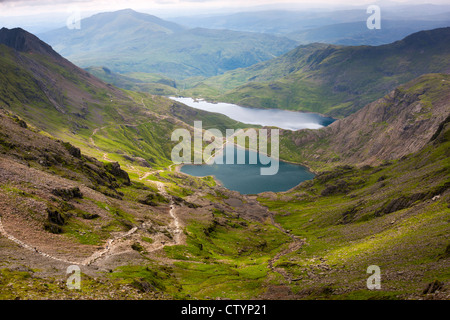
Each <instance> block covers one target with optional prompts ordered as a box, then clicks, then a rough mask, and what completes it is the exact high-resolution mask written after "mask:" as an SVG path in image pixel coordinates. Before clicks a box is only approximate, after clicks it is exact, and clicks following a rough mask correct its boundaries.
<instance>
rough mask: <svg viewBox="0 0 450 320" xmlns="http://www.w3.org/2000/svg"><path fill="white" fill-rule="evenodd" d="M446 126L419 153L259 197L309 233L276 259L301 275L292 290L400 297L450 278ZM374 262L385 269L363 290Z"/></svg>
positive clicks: (281, 218) (286, 223) (296, 230)
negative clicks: (371, 288) (379, 284)
mask: <svg viewBox="0 0 450 320" xmlns="http://www.w3.org/2000/svg"><path fill="white" fill-rule="evenodd" d="M445 128H446V129H445V131H442V132H441V133H440V135H439V137H437V138H436V140H434V141H433V142H432V143H430V144H429V145H428V146H427V147H426V148H424V149H423V150H422V151H421V152H419V153H417V154H414V155H411V156H408V157H405V158H403V159H401V160H398V161H395V162H393V163H387V164H385V165H382V166H380V167H370V166H366V167H362V168H360V169H357V168H355V167H350V166H345V167H338V168H335V169H333V170H331V171H326V172H323V173H321V174H319V175H318V176H317V177H316V178H315V179H314V180H313V181H312V182H305V183H302V184H301V185H300V186H298V187H297V188H296V189H295V190H294V191H292V192H289V193H287V194H283V195H279V196H276V197H274V198H273V197H265V196H261V197H260V198H259V200H260V201H261V202H262V203H264V204H265V205H267V206H268V207H269V208H270V209H271V210H273V211H276V212H278V215H277V216H276V221H277V222H279V223H280V224H281V225H282V226H283V227H284V228H286V229H289V230H292V233H293V234H295V235H297V236H299V237H302V238H305V239H306V245H305V246H304V248H303V249H302V250H301V251H300V252H297V253H293V254H289V255H286V256H284V257H283V258H282V259H280V261H279V263H278V267H281V268H284V269H285V270H286V271H287V272H289V273H290V274H291V275H292V277H294V278H300V279H303V280H302V281H298V282H296V283H295V284H293V285H292V290H293V291H295V292H298V293H299V294H306V293H307V294H308V296H309V297H310V298H314V297H316V298H317V297H320V296H322V297H324V296H326V297H327V298H338V299H341V298H344V299H345V298H347V299H367V298H377V297H378V298H383V299H384V298H388V297H390V298H397V299H399V298H402V297H404V296H405V295H407V294H412V295H420V294H421V293H420V290H421V289H420V288H424V287H425V286H426V285H427V284H428V283H430V282H431V281H433V279H435V278H436V279H440V280H442V281H448V280H449V274H448V272H447V271H446V268H445V267H444V265H445V264H446V262H445V258H444V259H443V258H442V257H444V256H445V252H446V248H447V247H448V239H446V237H443V235H444V234H448V231H449V229H448V224H447V222H446V221H447V220H448V219H449V217H450V215H449V213H450V211H449V210H448V207H449V205H450V196H449V194H448V189H449V186H450V178H449V172H450V162H449V159H450V158H449V156H450V153H449V150H450V139H449V138H450V130H449V127H448V124H447V125H446V126H445ZM372 264H374V265H379V266H380V267H381V270H382V274H383V275H386V278H384V280H383V289H382V291H381V292H379V293H370V292H367V291H365V292H364V291H363V290H362V289H363V288H364V285H365V283H364V281H365V279H366V278H367V277H366V275H365V270H366V268H367V267H368V266H369V265H372ZM423 270H426V272H425V273H423ZM387 275H391V276H387ZM329 283H332V284H333V285H332V287H330V288H328V295H326V294H325V293H326V292H325V293H324V291H323V289H324V288H326V287H327V285H328V284H329ZM418 288H419V289H418ZM359 290H362V291H359Z"/></svg>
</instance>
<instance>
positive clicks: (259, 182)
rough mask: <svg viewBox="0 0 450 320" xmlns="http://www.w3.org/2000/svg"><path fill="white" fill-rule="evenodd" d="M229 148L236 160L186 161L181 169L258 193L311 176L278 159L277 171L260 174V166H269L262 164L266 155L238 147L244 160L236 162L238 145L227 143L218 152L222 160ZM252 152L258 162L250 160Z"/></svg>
mask: <svg viewBox="0 0 450 320" xmlns="http://www.w3.org/2000/svg"><path fill="white" fill-rule="evenodd" d="M229 148H234V159H235V161H234V163H235V164H212V165H207V164H203V165H190V164H188V165H183V166H182V167H181V169H180V171H181V172H183V173H185V174H188V175H191V176H196V177H205V176H214V177H215V179H216V180H218V181H219V182H220V183H221V184H222V186H224V187H225V188H227V189H229V190H234V191H238V192H240V193H242V194H257V193H261V192H266V191H272V192H282V191H287V190H289V189H292V188H293V187H295V186H296V185H298V184H300V183H301V182H303V181H306V180H311V179H313V178H314V174H313V173H312V172H310V171H308V169H307V168H305V167H303V166H300V165H296V164H291V163H287V162H284V161H279V169H278V173H277V174H275V175H261V174H260V168H261V167H270V166H271V164H268V165H263V164H261V161H260V159H262V162H263V163H267V162H266V161H264V158H265V159H267V156H265V155H262V154H259V153H257V152H255V151H251V150H243V149H240V150H242V151H244V152H245V157H246V161H245V163H246V164H237V152H238V147H236V146H235V145H232V144H228V145H227V146H226V148H225V149H224V151H223V153H219V154H218V155H217V157H223V159H224V161H223V162H224V163H225V159H226V153H227V150H230V149H229ZM252 153H253V154H256V155H257V157H258V163H257V164H249V162H250V161H249V158H250V154H252ZM272 160H273V159H272Z"/></svg>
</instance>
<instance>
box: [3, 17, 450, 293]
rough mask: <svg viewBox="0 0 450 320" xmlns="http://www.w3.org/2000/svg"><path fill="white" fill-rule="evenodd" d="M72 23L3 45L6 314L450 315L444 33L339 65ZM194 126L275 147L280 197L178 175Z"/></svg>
mask: <svg viewBox="0 0 450 320" xmlns="http://www.w3.org/2000/svg"><path fill="white" fill-rule="evenodd" d="M256 16H257V17H260V15H259V14H258V15H256ZM274 18H275V16H274ZM223 19H225V18H223ZM228 19H231V18H230V17H226V19H225V20H217V26H218V27H220V25H221V23H223V24H225V25H227V24H228V23H231V22H230V21H232V20H228ZM258 19H259V18H258ZM311 19H312V18H311ZM314 19H316V20H314V21H316V22H317V23H319V20H320V19H323V17H321V16H320V15H318V16H316V18H314ZM185 21H188V20H185ZM205 21H206V20H205ZM277 21H279V20H277ZM310 21H313V20H310ZM320 21H321V20H320ZM191 22H192V21H191ZM279 22H280V21H279ZM335 22H336V23H345V21H335ZM84 23H85V24H84V25H85V27H84V28H82V29H81V30H76V31H75V32H78V33H77V36H75V35H74V34H69V30H68V29H65V28H63V29H58V30H55V31H51V32H48V33H46V34H45V35H42V37H41V35H40V36H39V37H37V36H35V35H33V34H31V33H29V32H27V31H25V30H23V29H21V28H14V29H7V28H2V29H1V30H0V67H1V70H2V72H1V73H0V299H2V300H14V299H31V300H35V299H36V300H41V299H51V300H61V299H88V300H227V299H249V300H255V299H256V300H372V299H382V300H391V299H395V300H448V299H449V298H450V296H449V294H450V293H449V292H450V291H449V290H450V287H449V273H448V266H449V258H450V249H449V248H450V238H449V237H450V232H449V231H450V229H449V224H448V222H449V221H450V189H449V187H450V140H449V139H450V136H449V135H450V122H449V119H450V75H449V71H450V60H449V54H450V48H449V47H448V46H449V43H450V42H449V41H448V39H449V37H450V31H449V30H450V28H449V27H446V28H437V29H433V30H427V31H420V32H417V33H413V34H411V35H408V36H407V37H406V38H404V39H402V40H398V41H396V42H393V43H389V44H383V45H380V46H366V45H355V46H345V45H342V44H331V43H311V44H302V45H299V44H298V43H297V42H296V40H293V39H292V38H291V39H290V38H288V37H285V35H287V34H289V33H290V32H292V30H291V31H289V30H285V32H281V34H280V30H281V29H280V30H278V32H276V34H270V35H268V34H267V33H263V31H264V30H261V29H258V30H255V29H251V30H249V29H247V26H241V28H242V29H241V30H235V31H231V30H220V28H218V29H205V28H194V29H190V28H189V27H185V26H184V25H182V24H178V23H175V22H170V21H168V20H162V19H159V18H157V17H155V16H151V15H148V14H141V13H138V12H136V11H133V10H120V11H116V12H108V13H101V14H97V15H94V16H92V17H90V18H87V19H85V20H84ZM280 23H281V22H280ZM257 26H258V24H255V25H254V28H256V27H257ZM259 27H261V25H259ZM317 27H321V26H317ZM280 28H281V27H280ZM244 29H246V30H244ZM93 30H99V32H98V34H96V36H95V37H92V34H93ZM137 30H144V31H145V32H143V33H145V34H146V38H145V39H144V38H143V37H142V33H139V32H137ZM100 31H101V32H100ZM118 31H120V34H115V33H116V32H118ZM253 31H258V32H253ZM124 39H125V40H124ZM143 39H144V40H143ZM238 39H239V41H238ZM122 40H123V41H122ZM47 42H48V43H50V44H51V45H52V46H53V48H52V47H51V46H50V45H49V44H47ZM168 43H170V45H169V44H168ZM242 43H246V44H247V45H246V46H242ZM198 44H201V46H200V45H198ZM236 44H238V45H236ZM54 49H55V50H54ZM219 51H220V52H219ZM130 52H133V54H130ZM144 52H145V55H144ZM144 56H145V58H144ZM111 61H114V62H113V63H111ZM173 61H177V63H174V62H173ZM74 63H75V64H74ZM81 67H83V68H86V69H82V68H81ZM174 96H175V97H178V98H173V99H169V98H168V97H174ZM181 96H183V97H189V98H190V99H191V100H192V101H194V99H199V98H200V99H205V100H206V101H208V108H206V107H205V108H204V110H201V109H200V108H192V107H190V106H189V103H187V102H186V101H185V100H184V99H182V98H179V97H181ZM184 102H186V104H184ZM209 102H211V104H209ZM212 102H223V103H233V104H237V105H238V106H242V107H252V108H259V109H256V110H257V111H259V112H260V111H264V112H269V113H268V114H267V115H266V119H261V118H259V115H256V113H252V114H251V115H250V116H249V117H247V118H232V117H231V116H230V117H228V116H226V115H225V114H221V113H220V112H210V111H214V104H212ZM205 103H206V102H205ZM216 106H217V105H216ZM273 108H277V109H278V110H268V109H273ZM225 109H226V111H227V112H229V111H230V105H229V104H225ZM277 111H280V112H283V114H288V115H294V114H295V115H298V114H300V113H298V112H295V113H294V112H293V111H302V112H308V113H319V114H321V115H323V116H317V117H314V119H313V120H311V121H312V122H313V125H311V123H309V125H308V126H306V127H305V126H304V123H300V122H301V121H300V120H298V119H297V118H295V119H289V116H285V118H283V119H282V120H281V121H280V122H276V120H277V118H276V116H275V114H278V113H277ZM228 115H229V114H228ZM256 117H258V119H257V121H249V120H247V119H251V118H256ZM331 117H333V118H334V119H332V118H331ZM292 118H293V116H292ZM326 119H332V121H329V122H326V121H325V120H326ZM262 120H267V122H261V121H262ZM289 120H291V122H292V123H289ZM195 121H202V128H203V131H205V130H209V129H218V130H219V131H220V132H222V133H224V132H225V131H226V130H227V129H234V130H237V129H243V130H246V129H261V128H265V129H273V128H275V127H276V128H280V131H279V132H280V139H279V143H280V145H279V148H280V154H279V160H281V161H283V162H282V163H281V164H280V171H281V174H280V175H276V176H274V177H275V178H277V179H279V181H275V180H270V181H268V182H267V181H262V180H258V179H253V178H254V177H253V176H251V172H250V171H251V170H253V169H255V168H256V169H258V170H259V167H255V168H250V165H244V167H245V168H238V169H237V170H236V171H232V170H229V171H227V170H228V169H224V168H220V169H222V170H223V172H221V174H222V176H223V177H224V178H229V179H230V180H233V179H234V181H235V182H237V183H238V184H239V188H237V187H236V188H235V187H232V186H228V185H227V184H226V183H224V181H222V183H223V184H222V183H221V181H220V180H221V178H220V176H219V175H217V171H218V168H217V167H215V166H206V165H203V166H192V168H191V169H192V170H194V171H196V170H200V171H201V170H203V169H205V168H206V169H207V170H206V171H205V172H207V173H206V174H202V173H198V172H197V173H195V172H193V171H192V172H189V170H188V167H189V166H182V167H180V166H179V165H177V164H175V163H174V161H173V159H172V154H171V152H172V150H173V148H174V146H175V145H176V144H177V143H178V141H174V140H173V139H172V133H173V132H174V131H175V130H176V129H184V130H186V131H187V132H189V133H190V134H194V133H195V130H196V128H195V126H194V122H195ZM241 121H242V122H241ZM258 121H259V122H258ZM308 121H310V119H308ZM323 121H325V122H323ZM283 125H286V127H284V128H283ZM208 142H210V141H209V140H208V139H205V140H203V141H201V143H200V146H201V147H202V150H203V148H205V147H206V145H207V143H208ZM220 142H221V141H220ZM249 146H250V143H248V144H247V142H245V143H244V144H243V145H240V147H245V148H249ZM232 147H233V148H234V146H232ZM268 147H269V149H271V148H270V147H271V145H270V144H269V146H268ZM195 152H197V151H195V150H194V151H192V152H190V153H189V155H190V156H191V157H195ZM251 152H254V151H252V150H246V154H247V157H248V158H249V157H250V156H249V154H250V153H251ZM205 160H206V159H205ZM281 166H285V167H283V168H281ZM202 167H204V168H202ZM281 169H283V170H286V171H283V170H281ZM208 170H209V171H208ZM300 171H301V172H300ZM202 172H204V171H202ZM188 173H190V174H192V175H190V174H188ZM195 175H196V176H195ZM255 176H257V174H255ZM258 178H261V177H259V176H258ZM222 179H223V178H222ZM274 181H275V182H274ZM271 184H272V186H271V187H274V188H273V189H270V188H269V189H266V188H261V187H265V186H267V185H271ZM288 184H289V186H288ZM243 185H244V187H248V188H249V189H248V190H243V189H241V187H242V186H243ZM227 186H228V187H227ZM275 187H280V188H279V189H276V188H275ZM263 189H264V190H263ZM267 190H272V191H267ZM274 191H275V192H274ZM70 265H76V266H78V267H79V268H80V270H81V286H80V289H79V290H71V289H69V288H68V286H67V284H66V281H67V278H68V274H67V268H68V267H69V266H70ZM372 265H376V266H379V267H380V269H381V272H382V278H381V279H382V280H381V283H382V287H381V289H380V290H370V289H368V287H367V279H368V277H369V276H370V274H368V273H367V268H368V267H369V266H372Z"/></svg>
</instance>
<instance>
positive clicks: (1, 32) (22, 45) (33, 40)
mask: <svg viewBox="0 0 450 320" xmlns="http://www.w3.org/2000/svg"><path fill="white" fill-rule="evenodd" d="M0 44H4V45H6V46H8V47H10V48H13V49H14V50H17V51H19V52H33V53H39V54H42V55H49V56H52V57H53V58H55V59H59V58H60V56H59V55H58V54H57V53H56V52H55V51H53V49H52V48H51V47H50V46H49V45H48V44H46V43H45V42H43V41H41V40H40V39H39V38H38V37H36V36H35V35H33V34H31V33H28V32H24V30H22V29H20V28H15V29H11V30H9V29H7V28H2V29H0Z"/></svg>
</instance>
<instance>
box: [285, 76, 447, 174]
mask: <svg viewBox="0 0 450 320" xmlns="http://www.w3.org/2000/svg"><path fill="white" fill-rule="evenodd" d="M449 101H450V75H447V74H426V75H423V76H421V77H419V78H416V79H414V80H412V81H410V82H408V83H407V84H405V85H402V86H399V87H397V88H395V90H393V91H391V92H390V93H389V94H388V95H386V96H385V97H383V98H381V99H379V100H377V101H374V102H372V103H369V104H368V105H366V106H365V107H364V108H362V109H361V110H359V111H358V112H356V113H354V114H352V115H350V116H348V117H346V118H344V119H340V120H337V121H335V122H334V123H332V124H331V125H330V126H328V127H326V128H323V129H321V130H301V131H297V132H291V131H283V133H282V136H283V139H282V141H283V142H282V143H283V144H282V145H283V147H282V148H281V150H289V152H290V153H291V154H292V153H293V154H295V159H294V158H291V159H290V160H291V161H299V162H304V163H308V164H309V166H311V167H316V168H319V167H322V168H323V167H327V166H336V165H338V164H339V165H357V166H363V165H381V164H382V163H384V162H386V161H392V160H395V159H400V158H402V157H407V156H408V155H409V154H413V153H416V152H418V151H420V150H421V149H423V148H424V147H425V146H426V145H427V144H429V142H430V141H431V140H433V137H435V136H436V135H437V132H438V131H439V130H440V128H442V126H445V125H446V123H447V122H448V120H449V116H450V102H449ZM293 150H296V151H295V152H292V151H293ZM282 156H283V155H282ZM285 157H287V155H285Z"/></svg>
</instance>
